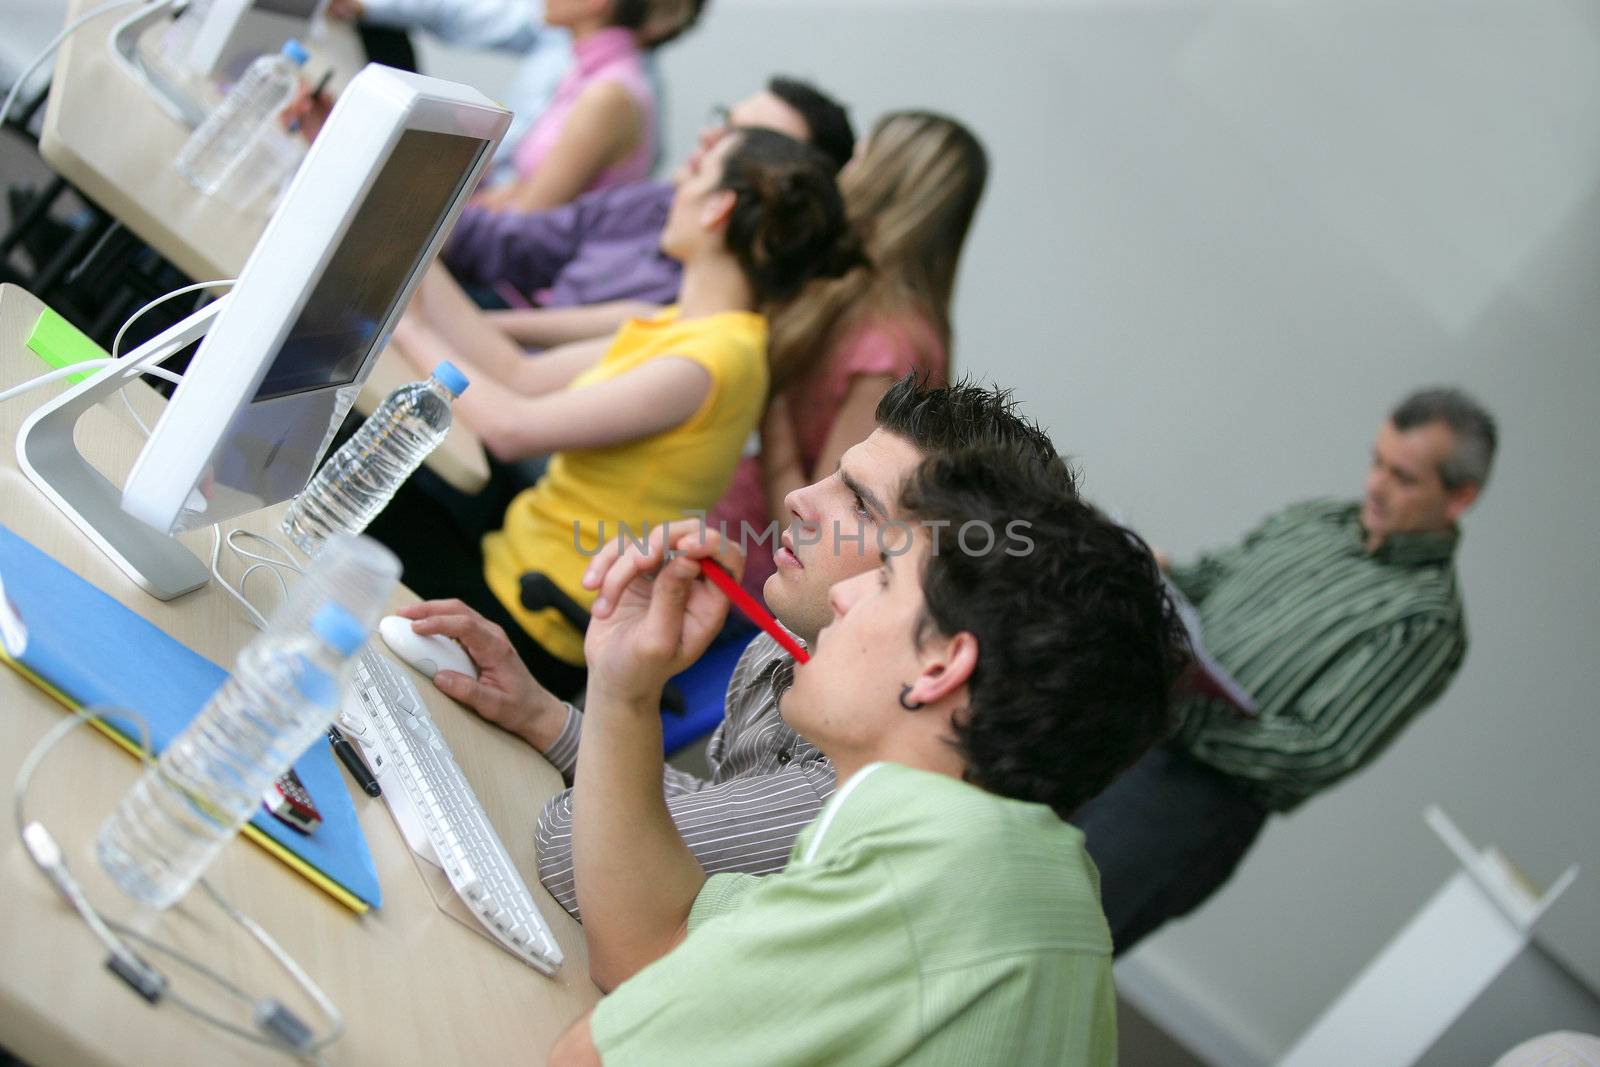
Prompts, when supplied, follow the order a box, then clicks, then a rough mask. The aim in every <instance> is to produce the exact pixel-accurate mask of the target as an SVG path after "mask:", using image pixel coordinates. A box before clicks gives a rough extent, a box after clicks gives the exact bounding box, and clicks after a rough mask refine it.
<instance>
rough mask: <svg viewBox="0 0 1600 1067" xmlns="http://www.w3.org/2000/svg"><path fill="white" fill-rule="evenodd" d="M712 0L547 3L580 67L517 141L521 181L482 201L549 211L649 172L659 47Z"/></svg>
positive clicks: (548, 16)
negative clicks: (651, 62) (654, 51)
mask: <svg viewBox="0 0 1600 1067" xmlns="http://www.w3.org/2000/svg"><path fill="white" fill-rule="evenodd" d="M702 5H703V0H546V3H545V22H546V23H547V24H548V25H551V26H560V27H562V28H564V29H566V30H568V31H569V32H570V33H571V35H572V50H573V65H572V69H571V70H569V71H568V72H567V75H566V77H564V78H563V79H562V80H561V84H560V86H559V87H558V88H557V89H556V94H555V97H554V98H553V99H552V100H551V101H550V104H549V105H548V106H547V107H546V108H545V110H544V112H543V113H542V114H541V115H540V116H539V118H538V120H537V121H536V122H535V123H534V124H533V126H532V127H531V128H530V129H529V130H528V133H527V134H526V135H525V136H524V137H523V138H522V141H521V143H519V144H518V145H517V148H516V152H515V154H514V155H513V156H512V162H513V164H514V165H515V168H516V178H515V179H514V180H512V181H510V182H508V183H506V184H504V185H501V186H497V187H496V188H493V189H490V190H488V191H487V192H485V193H484V194H482V195H481V196H480V197H479V198H478V201H477V202H478V203H479V204H480V205H482V206H483V207H486V208H488V209H490V210H492V211H546V210H549V209H550V208H553V207H558V206H560V205H562V204H565V203H566V202H568V201H569V200H572V199H574V198H575V197H577V196H579V195H581V194H583V193H589V192H594V191H596V190H600V189H609V188H611V187H613V186H617V185H622V184H625V183H627V182H635V181H639V180H641V179H643V178H646V177H649V174H650V164H651V161H652V160H653V159H654V158H655V154H656V142H657V137H658V125H659V124H658V120H657V115H656V100H655V93H654V91H653V89H652V88H651V84H650V77H649V74H648V72H647V71H646V70H645V63H644V51H643V48H642V46H641V41H646V42H649V44H650V46H651V47H654V46H655V45H657V44H660V43H663V42H664V41H665V40H667V39H670V38H671V37H673V36H676V35H677V34H678V33H679V32H681V31H682V30H683V29H686V28H687V27H688V26H689V25H692V24H693V22H694V20H695V19H696V18H697V17H698V16H699V13H700V8H701V7H702Z"/></svg>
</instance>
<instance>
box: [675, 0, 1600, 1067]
mask: <svg viewBox="0 0 1600 1067" xmlns="http://www.w3.org/2000/svg"><path fill="white" fill-rule="evenodd" d="M664 67H665V70H666V73H667V77H668V80H669V86H670V103H669V110H670V120H671V136H672V142H671V143H673V144H675V145H677V146H679V147H680V148H681V147H682V146H685V145H687V143H688V140H689V137H690V135H691V133H692V131H693V129H694V128H695V127H696V126H697V125H698V123H699V121H700V119H701V116H703V115H704V114H705V112H706V109H707V107H708V106H709V105H710V104H712V103H714V102H717V101H727V100H732V99H736V98H737V97H738V96H740V95H742V94H744V93H746V92H748V91H750V89H751V88H752V87H753V86H754V85H756V84H758V83H759V82H760V81H761V80H763V79H764V78H765V76H766V75H767V74H769V73H772V72H775V71H782V72H790V73H795V74H799V75H802V76H809V77H812V78H814V79H815V80H816V81H818V82H819V83H820V84H822V85H824V86H825V87H827V88H829V89H830V90H832V91H834V92H836V93H837V94H839V95H840V96H842V97H843V98H845V99H848V100H850V101H852V102H853V103H854V105H855V114H856V117H857V119H858V122H859V123H860V125H861V126H862V127H863V128H865V127H866V126H867V125H869V123H870V120H871V119H872V118H873V117H875V116H876V115H877V114H879V113H880V112H882V111H883V110H885V109H888V108H892V107H901V106H917V107H932V108H937V109H942V110H946V111H949V112H950V113H952V114H955V115H957V116H959V117H960V118H962V119H964V120H965V121H967V122H968V123H970V124H971V125H972V126H973V127H974V129H976V130H977V131H979V133H980V134H981V135H982V136H983V138H984V139H985V141H986V142H987V144H988V146H989V149H990V152H991V154H992V158H993V163H994V173H993V179H992V184H991V186H990V189H989V192H988V195H987V198H986V200H985V203H984V206H983V209H982V211H981V213H980V216H979V219H978V224H977V227H976V231H975V233H974V235H973V238H972V241H971V244H970V248H969V252H968V256H967V260H966V263H965V269H964V271H963V277H962V282H961V288H960V295H959V298H958V302H957V316H956V319H957V331H958V340H957V345H958V347H957V354H956V358H957V362H958V364H959V366H960V368H961V369H964V370H968V371H972V372H974V373H977V374H981V375H984V376H987V377H992V378H994V379H996V380H998V381H1000V382H1003V383H1005V384H1007V385H1011V386H1014V387H1015V388H1016V389H1017V390H1018V392H1019V393H1020V395H1021V396H1022V397H1024V398H1025V400H1026V403H1027V406H1028V409H1029V410H1030V411H1031V412H1032V413H1034V414H1035V415H1037V416H1039V417H1040V418H1041V419H1043V420H1044V421H1045V422H1046V424H1047V425H1048V426H1049V427H1050V428H1051V430H1052V432H1053V433H1054V434H1055V437H1056V439H1057V441H1058V443H1059V444H1060V446H1061V447H1062V448H1063V449H1064V450H1067V451H1070V452H1071V453H1073V454H1074V455H1076V456H1077V457H1078V458H1079V460H1080V461H1081V462H1082V465H1083V468H1084V470H1085V472H1086V474H1087V477H1088V486H1089V489H1090V491H1091V492H1092V494H1093V495H1095V496H1096V497H1097V498H1099V499H1100V500H1101V501H1102V502H1103V503H1105V504H1107V505H1111V506H1114V507H1117V508H1120V509H1121V510H1122V511H1123V512H1124V513H1125V514H1126V515H1127V516H1128V517H1129V518H1130V520H1131V521H1133V522H1134V523H1135V524H1136V525H1138V526H1139V527H1140V528H1141V529H1142V530H1143V531H1144V532H1145V533H1146V535H1147V536H1148V537H1150V538H1151V539H1152V540H1153V541H1155V542H1156V543H1157V544H1160V545H1162V546H1164V547H1166V548H1168V549H1170V550H1173V551H1174V552H1175V553H1177V554H1179V555H1180V556H1181V555H1186V554H1189V553H1192V552H1194V551H1196V550H1198V549H1199V548H1201V547H1202V546H1207V545H1215V544H1219V543H1222V542H1225V541H1228V540H1229V539H1231V538H1234V537H1236V536H1237V535H1238V534H1239V533H1240V532H1241V531H1242V530H1243V529H1244V528H1245V527H1246V526H1248V525H1249V524H1251V523H1252V522H1254V521H1255V520H1256V519H1257V518H1259V517H1260V516H1262V515H1263V514H1265V513H1266V512H1268V511H1270V510H1272V509H1274V508H1276V507H1278V506H1280V505H1281V504H1283V503H1285V502H1287V501H1290V500H1293V499H1297V498H1301V497H1306V496H1310V495H1317V494H1346V495H1354V494H1355V493H1356V492H1357V491H1358V489H1359V486H1360V481H1361V477H1362V472H1363V467H1364V463H1365V459H1366V452H1367V448H1368V445H1369V443H1370V438H1371V435H1372V433H1373V431H1374V429H1375V428H1376V426H1377V423H1378V421H1379V419H1380V417H1381V415H1382V413H1383V412H1384V410H1385V408H1386V406H1387V405H1388V404H1390V403H1392V402H1393V401H1394V400H1395V399H1396V398H1397V397H1398V396H1399V395H1400V394H1401V393H1402V392H1404V391H1405V390H1407V389H1409V388H1411V387H1413V386H1415V385H1418V384H1421V383H1426V382H1435V381H1449V382H1457V383H1460V384H1463V385H1465V386H1467V387H1468V388H1470V389H1472V390H1474V391H1476V392H1477V393H1478V394H1480V395H1481V396H1482V398H1483V399H1484V400H1485V401H1486V402H1488V403H1489V404H1490V405H1491V406H1492V407H1493V408H1494V410H1495V411H1496V412H1497V413H1498V415H1499V417H1500V419H1501V423H1502V427H1503V440H1504V443H1503V449H1502V453H1501V458H1500V462H1499V465H1498V468H1497V470H1496V475H1495V480H1494V483H1493V484H1492V485H1491V486H1490V488H1489V491H1488V494H1487V496H1486V498H1485V499H1484V501H1483V503H1482V505H1481V506H1480V507H1479V508H1478V510H1477V511H1476V512H1475V513H1474V514H1472V515H1471V516H1470V517H1469V521H1468V522H1467V524H1466V538H1465V542H1464V545H1463V547H1462V550H1461V555H1460V558H1459V563H1460V567H1461V571H1462V576H1463V582H1464V585H1465V589H1466V598H1467V605H1468V613H1469V618H1470V625H1471V634H1472V649H1471V653H1470V655H1469V658H1468V662H1467V665H1466V667H1465V669H1464V670H1463V671H1462V673H1461V675H1460V676H1459V677H1458V678H1457V680H1456V682H1455V684H1454V686H1453V687H1452V688H1451V690H1450V692H1449V693H1448V694H1447V695H1446V697H1445V698H1444V700H1443V701H1442V702H1441V703H1440V704H1439V705H1438V706H1437V707H1435V708H1434V709H1433V710H1432V711H1431V712H1429V713H1428V714H1427V715H1426V716H1425V717H1423V718H1422V719H1421V720H1420V721H1419V722H1418V723H1417V724H1416V725H1415V726H1414V727H1413V728H1412V729H1411V730H1410V731H1409V732H1408V733H1407V734H1406V735H1405V736H1404V737H1403V738H1402V739H1401V740H1400V742H1399V743H1398V744H1397V745H1396V746H1395V747H1394V748H1393V749H1392V750H1391V751H1390V752H1389V753H1388V754H1387V755H1386V756H1385V757H1384V759H1383V760H1382V761H1381V762H1380V763H1379V764H1378V765H1377V766H1375V767H1374V768H1372V769H1371V770H1369V771H1368V772H1367V773H1365V774H1362V775H1360V776H1358V777H1357V778H1355V779H1354V780H1352V781H1349V782H1348V783H1346V784H1345V785H1343V786H1341V787H1340V788H1337V789H1335V790H1333V791H1332V792H1331V793H1329V794H1327V795H1325V796H1322V797H1320V798H1318V799H1317V800H1315V801H1314V802H1312V803H1311V804H1309V805H1307V806H1306V807H1305V808H1304V809H1302V811H1300V812H1298V813H1296V814H1295V815H1294V816H1293V817H1291V818H1288V819H1277V820H1274V822H1273V823H1272V825H1271V827H1270V828H1269V830H1268V831H1267V833H1266V835H1265V837H1264V838H1263V840H1262V841H1261V842H1260V843H1259V845H1258V847H1257V848H1256V849H1255V851H1254V852H1253V854H1252V855H1251V857H1250V859H1249V861H1248V862H1247V864H1246V866H1245V868H1244V870H1243V871H1242V872H1241V874H1240V875H1239V877H1237V878H1236V879H1235V880H1234V882H1233V883H1232V884H1231V885H1230V886H1229V887H1228V889H1227V890H1226V891H1225V892H1224V893H1222V894H1221V895H1220V896H1219V897H1218V898H1216V899H1215V900H1214V901H1213V902H1212V903H1211V904H1210V905H1209V906H1208V907H1207V908H1205V909H1204V910H1203V911H1202V912H1201V913H1200V914H1199V915H1197V916H1196V917H1194V918H1193V919H1192V920H1190V921H1187V922H1183V923H1180V924H1176V925H1174V926H1173V927H1171V928H1169V930H1168V931H1167V932H1165V933H1163V934H1162V935H1160V936H1159V937H1157V938H1155V939H1153V940H1152V941H1150V942H1149V943H1148V944H1147V946H1146V947H1145V948H1143V949H1141V950H1140V952H1139V953H1138V954H1137V955H1136V956H1135V959H1140V958H1141V957H1142V958H1143V960H1144V961H1146V962H1147V964H1148V966H1149V968H1150V969H1151V970H1154V971H1157V972H1159V973H1161V974H1165V975H1169V976H1179V977H1180V978H1181V979H1182V982H1183V984H1184V985H1186V986H1187V987H1188V988H1189V989H1190V991H1191V992H1193V993H1194V994H1195V996H1196V998H1197V1003H1199V1004H1200V1005H1201V1006H1202V1007H1203V1009H1204V1011H1205V1012H1206V1013H1208V1014H1209V1015H1210V1017H1211V1018H1212V1020H1213V1021H1214V1022H1216V1023H1218V1024H1219V1025H1222V1026H1224V1027H1225V1028H1226V1029H1227V1030H1228V1031H1229V1032H1230V1033H1231V1034H1232V1035H1233V1036H1234V1037H1235V1038H1236V1040H1237V1043H1238V1044H1239V1046H1240V1048H1241V1049H1243V1050H1245V1051H1246V1052H1248V1053H1249V1054H1250V1055H1251V1056H1253V1057H1255V1058H1261V1059H1266V1058H1270V1057H1271V1056H1273V1055H1275V1054H1276V1053H1278V1052H1281V1051H1282V1050H1283V1049H1284V1048H1285V1047H1287V1045H1288V1044H1289V1043H1290V1041H1291V1040H1292V1038H1293V1037H1294V1036H1295V1035H1296V1034H1297V1033H1298V1032H1299V1031H1300V1029H1301V1028H1303V1027H1304V1026H1305V1025H1306V1024H1307V1023H1308V1022H1309V1021H1310V1020H1311V1019H1312V1018H1313V1017H1314V1016H1315V1014H1316V1013H1317V1011H1318V1010H1319V1009H1320V1008H1321V1006H1322V1005H1323V1004H1325V1003H1326V1002H1327V1001H1328V1000H1329V999H1330V998H1331V997H1332V996H1333V995H1334V993H1335V992H1337V990H1338V989H1339V988H1341V987H1342V986H1343V984H1344V983H1345V982H1346V981H1348V979H1349V978H1350V977H1351V976H1353V975H1354V973H1355V972H1356V971H1357V969H1358V968H1359V967H1360V965H1361V964H1362V963H1363V962H1364V961H1365V960H1366V959H1367V958H1368V957H1369V956H1371V955H1372V954H1373V952H1374V951H1376V949H1377V948H1378V947H1379V946H1380V945H1381V944H1382V943H1383V942H1384V941H1385V940H1387V938H1388V937H1389V936H1390V935H1391V934H1392V933H1393V932H1394V931H1395V930H1396V929H1397V928H1398V927H1399V926H1400V925H1401V923H1402V922H1403V921H1404V920H1405V918H1406V917H1407V916H1409V915H1410V914H1411V912H1412V911H1413V910H1414V909H1415V908H1416V907H1417V906H1418V905H1419V904H1420V903H1421V902H1422V901H1423V900H1424V899H1426V897H1427V895H1428V894H1429V893H1430V892H1431V891H1432V889H1433V888H1434V887H1435V886H1436V885H1437V884H1438V883H1439V882H1440V881H1442V880H1443V878H1444V877H1445V876H1446V875H1447V874H1448V872H1449V871H1450V870H1451V861H1450V858H1449V857H1448V855H1447V854H1446V853H1445V852H1444V850H1443V848H1442V847H1441V846H1439V845H1438V844H1437V842H1436V841H1435V840H1434V839H1433V837H1432V835H1431V834H1430V833H1429V832H1428V831H1427V830H1426V829H1425V827H1424V826H1423V824H1422V821H1421V816H1420V812H1421V809H1422V807H1423V805H1424V804H1425V803H1427V802H1429V801H1438V802H1440V803H1442V804H1443V805H1444V806H1445V807H1446V808H1447V809H1448V810H1449V811H1450V812H1451V814H1452V815H1453V816H1454V817H1455V818H1456V819H1457V821H1458V822H1459V823H1460V824H1461V825H1462V827H1463V828H1464V829H1465V830H1467V832H1468V833H1469V834H1470V835H1471V836H1473V837H1474V839H1477V840H1482V841H1492V842H1495V843H1498V844H1499V845H1500V846H1501V847H1502V848H1503V849H1505V850H1506V851H1507V852H1508V853H1509V854H1510V855H1511V856H1512V857H1513V858H1514V859H1516V860H1517V861H1519V862H1520V863H1522V865H1523V866H1524V867H1525V868H1526V869H1527V871H1528V873H1529V874H1530V875H1531V876H1532V877H1533V879H1534V880H1535V881H1536V882H1539V883H1541V884H1543V883H1545V882H1548V881H1549V880H1550V879H1552V878H1553V877H1554V876H1555V875H1556V874H1557V873H1558V872H1559V871H1560V870H1562V869H1563V868H1564V867H1565V866H1566V865H1567V864H1568V863H1569V862H1573V861H1581V862H1583V863H1584V865H1585V870H1584V873H1583V875H1582V876H1581V877H1580V878H1579V881H1578V882H1577V884H1576V885H1575V886H1574V887H1573V888H1572V890H1571V891H1569V893H1568V895H1567V897H1566V898H1565V900H1564V902H1563V903H1562V904H1561V905H1560V906H1559V908H1558V910H1557V911H1556V912H1555V913H1554V914H1552V915H1551V916H1550V917H1549V921H1548V928H1547V929H1548V932H1549V936H1550V939H1551V947H1552V949H1553V951H1554V952H1556V953H1557V954H1558V955H1559V956H1561V957H1562V958H1563V959H1565V960H1566V962H1567V963H1568V964H1570V965H1571V966H1573V967H1575V968H1577V969H1578V970H1579V971H1580V972H1582V973H1583V974H1585V975H1586V976H1587V979H1588V980H1589V981H1590V982H1591V983H1593V984H1596V985H1600V835H1597V833H1596V831H1595V828H1594V827H1595V815H1596V812H1597V810H1600V785H1597V783H1600V774H1597V772H1596V763H1597V760H1600V714H1597V707H1596V703H1597V702H1596V696H1595V694H1596V691H1597V679H1596V668H1595V660H1596V653H1597V651H1600V649H1597V642H1596V640H1595V634H1596V632H1597V628H1600V579H1597V575H1596V567H1595V564H1594V562H1593V554H1594V551H1595V547H1596V538H1595V531H1596V530H1597V529H1600V509H1597V506H1596V503H1595V493H1596V489H1597V488H1600V486H1597V484H1596V482H1597V479H1596V475H1595V472H1596V470H1597V469H1600V466H1597V460H1600V455H1597V452H1600V449H1597V447H1596V443H1595V442H1596V433H1595V431H1594V429H1593V428H1592V425H1591V422H1592V414H1593V412H1594V410H1595V408H1596V405H1597V403H1600V358H1597V355H1596V342H1597V338H1600V284H1597V279H1600V185H1597V177H1600V121H1597V116H1600V8H1597V7H1596V6H1595V5H1594V4H1593V3H1590V2H1584V0H1492V2H1491V0H1439V2H1433V3H1425V2H1415V0H1384V2H1382V3H1373V2H1370V0H1323V2H1321V3H1309V2H1290V0H1268V2H1259V3H1252V4H1239V3H1222V2H1202V0H1193V2H1169V3H1160V2H1126V3H1113V2H1106V3H1066V2H1061V3H1049V2H1042V0H1041V2H1034V3H1016V4H1005V3H998V2H991V0H972V2H968V3H951V2H946V3H931V2H924V3H883V2H878V3H872V4H866V3H861V2H846V0H826V2H824V0H789V2H780V0H762V2H751V0H745V2H740V0H714V3H713V5H712V8H711V12H710V15H709V17H708V19H707V22H706V25H705V26H704V27H703V28H702V29H700V30H699V31H697V32H696V33H695V34H694V35H693V36H692V37H690V38H688V39H686V40H685V41H683V42H682V43H680V44H678V45H676V46H674V47H673V48H671V49H670V50H669V51H668V52H667V53H666V54H665V59H664ZM1506 1043H1507V1044H1509V1043H1510V1042H1509V1041H1508V1042H1506ZM1492 1053H1493V1049H1492V1048H1489V1047H1486V1048H1485V1049H1484V1052H1483V1055H1484V1059H1485V1060H1486V1061H1487V1060H1489V1059H1492V1058H1493V1055H1492Z"/></svg>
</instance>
